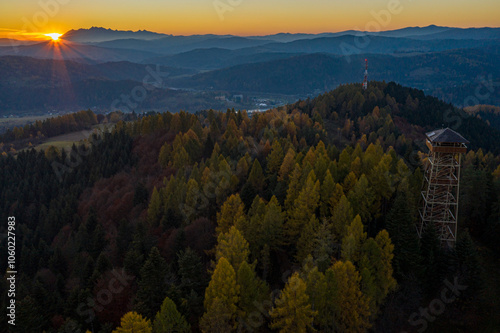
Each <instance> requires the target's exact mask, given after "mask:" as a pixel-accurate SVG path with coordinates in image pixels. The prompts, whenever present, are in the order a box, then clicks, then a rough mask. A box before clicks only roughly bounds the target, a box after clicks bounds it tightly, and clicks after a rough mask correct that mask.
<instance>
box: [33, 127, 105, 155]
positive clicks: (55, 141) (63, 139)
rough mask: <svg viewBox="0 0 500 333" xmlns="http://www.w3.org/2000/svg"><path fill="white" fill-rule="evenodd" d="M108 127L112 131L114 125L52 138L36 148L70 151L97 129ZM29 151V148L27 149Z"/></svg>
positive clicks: (38, 149)
mask: <svg viewBox="0 0 500 333" xmlns="http://www.w3.org/2000/svg"><path fill="white" fill-rule="evenodd" d="M106 126H108V128H109V129H110V130H111V128H112V126H114V125H109V124H100V125H96V126H94V127H93V128H92V130H82V131H77V132H71V133H67V134H63V135H58V136H54V137H52V138H49V139H47V140H46V141H44V142H42V143H41V144H38V145H35V146H34V148H35V149H36V150H37V151H40V150H45V149H47V148H48V147H50V146H54V147H56V148H59V149H65V150H69V149H71V146H72V145H73V144H74V143H78V142H80V141H82V140H85V139H87V138H88V137H89V136H90V135H91V134H92V132H93V130H95V129H102V130H103V129H105V128H106ZM25 149H28V148H25Z"/></svg>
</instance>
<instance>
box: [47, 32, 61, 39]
mask: <svg viewBox="0 0 500 333" xmlns="http://www.w3.org/2000/svg"><path fill="white" fill-rule="evenodd" d="M45 36H47V37H50V38H52V40H53V41H58V40H59V37H61V36H62V34H58V33H55V32H54V33H51V34H45Z"/></svg>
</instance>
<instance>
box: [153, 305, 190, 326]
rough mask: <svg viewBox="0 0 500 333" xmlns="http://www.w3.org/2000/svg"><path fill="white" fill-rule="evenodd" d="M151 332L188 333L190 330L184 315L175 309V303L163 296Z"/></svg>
mask: <svg viewBox="0 0 500 333" xmlns="http://www.w3.org/2000/svg"><path fill="white" fill-rule="evenodd" d="M153 332H155V333H189V332H191V327H190V325H189V324H188V323H187V321H186V319H185V318H184V316H183V315H181V314H180V313H179V311H177V307H176V306H175V303H174V302H173V301H172V300H171V299H170V298H168V297H165V299H164V300H163V304H162V305H161V308H160V311H158V313H157V314H156V316H155V319H154V322H153Z"/></svg>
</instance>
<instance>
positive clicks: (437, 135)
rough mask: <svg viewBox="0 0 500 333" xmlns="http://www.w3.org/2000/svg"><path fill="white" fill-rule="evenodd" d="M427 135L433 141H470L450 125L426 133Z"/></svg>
mask: <svg viewBox="0 0 500 333" xmlns="http://www.w3.org/2000/svg"><path fill="white" fill-rule="evenodd" d="M425 136H426V137H427V138H428V139H429V141H431V142H443V143H466V144H467V143H469V141H468V140H467V139H465V138H464V137H463V136H461V135H460V134H458V133H457V132H455V131H454V130H452V129H450V128H448V127H446V128H442V129H438V130H434V131H432V132H428V133H425Z"/></svg>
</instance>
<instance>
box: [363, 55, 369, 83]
mask: <svg viewBox="0 0 500 333" xmlns="http://www.w3.org/2000/svg"><path fill="white" fill-rule="evenodd" d="M367 88H368V59H365V79H364V80H363V89H364V90H366V89H367Z"/></svg>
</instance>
